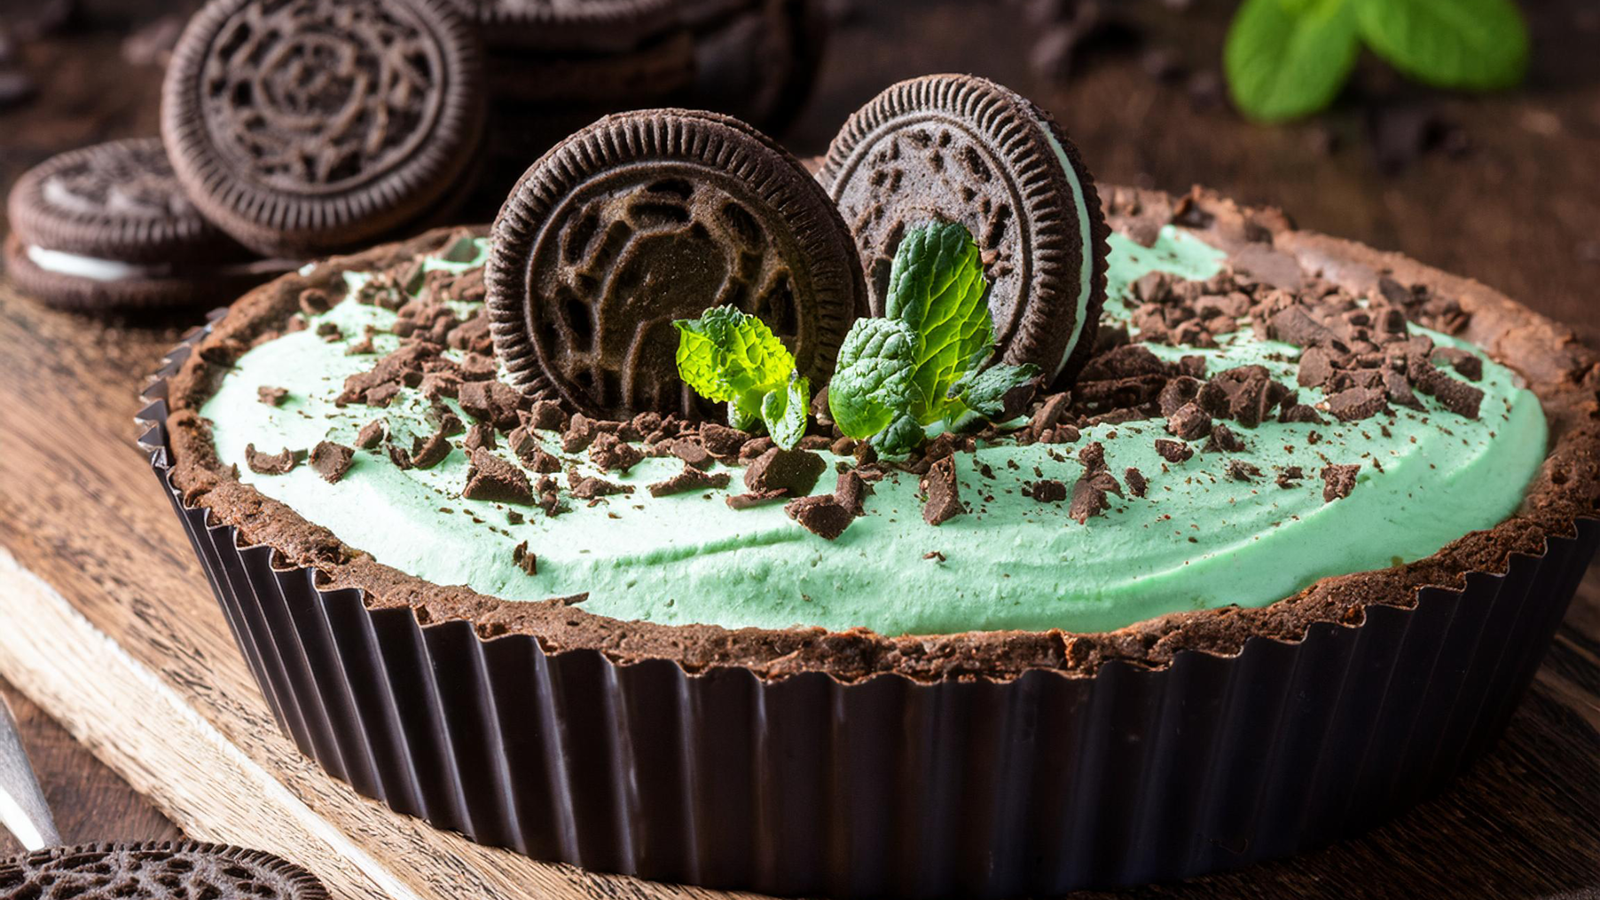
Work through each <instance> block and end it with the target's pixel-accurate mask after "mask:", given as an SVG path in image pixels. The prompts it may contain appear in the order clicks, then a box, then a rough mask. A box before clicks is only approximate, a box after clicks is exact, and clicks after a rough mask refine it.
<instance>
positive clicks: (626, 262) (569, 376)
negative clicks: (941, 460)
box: [485, 110, 866, 419]
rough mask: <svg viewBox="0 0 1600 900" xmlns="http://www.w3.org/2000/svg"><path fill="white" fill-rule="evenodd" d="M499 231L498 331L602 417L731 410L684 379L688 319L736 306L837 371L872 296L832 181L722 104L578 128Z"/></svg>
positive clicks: (515, 366)
mask: <svg viewBox="0 0 1600 900" xmlns="http://www.w3.org/2000/svg"><path fill="white" fill-rule="evenodd" d="M490 243H491V247H492V250H491V252H490V255H489V260H488V267H487V274H486V279H485V280H486V285H487V289H488V300H487V304H488V312H489V319H490V328H491V332H492V334H493V337H494V345H495V350H496V352H497V354H498V355H499V357H500V360H501V363H502V364H503V365H504V366H505V367H506V370H507V372H508V375H509V377H510V379H511V381H512V382H513V383H514V384H516V385H518V386H519V387H521V388H522V389H523V390H524V392H525V393H527V394H528V395H530V396H531V397H532V398H534V399H555V400H559V401H561V402H562V403H563V404H564V405H565V406H567V407H568V408H569V409H572V410H574V411H577V412H582V413H585V414H588V415H591V416H599V417H603V418H610V419H616V418H626V417H628V416H631V415H633V414H635V413H639V412H645V411H655V412H659V413H663V414H671V413H677V414H680V415H685V416H692V417H695V418H706V417H716V416H720V415H721V413H722V410H720V409H714V408H712V407H711V406H710V405H709V404H707V403H705V402H704V401H702V400H700V399H699V398H698V397H697V396H696V395H695V394H694V392H693V391H691V390H689V389H688V388H687V387H685V386H684V385H683V384H682V382H681V381H680V380H679V378H678V370H677V363H676V361H675V354H676V351H677V346H678V339H677V334H676V332H675V330H674V329H673V327H672V322H673V320H674V319H690V318H695V317H698V316H699V315H700V313H702V312H703V311H705V310H706V309H708V308H710V307H713V306H720V305H723V304H731V305H733V306H736V307H738V308H739V309H740V310H742V311H744V312H746V313H749V314H751V315H754V316H757V317H759V318H760V319H761V320H762V321H764V322H765V323H766V324H767V325H768V326H769V327H770V328H771V329H772V331H773V332H774V333H775V334H776V335H777V336H778V338H779V339H780V340H782V341H783V343H784V345H785V346H786V347H788V348H789V350H790V351H791V352H792V353H793V354H794V357H795V362H796V366H797V368H798V369H799V372H800V374H802V375H806V376H809V377H810V378H811V379H812V383H813V384H822V383H824V382H825V381H826V380H827V378H828V376H830V375H831V374H832V372H833V368H834V363H835V361H836V358H837V356H838V351H839V345H840V343H841V342H842V341H843V340H844V335H845V332H846V331H847V330H848V329H849V327H850V323H851V322H852V321H853V320H854V319H855V317H856V315H857V313H858V312H859V311H861V310H864V309H865V295H866V286H865V283H864V282H863V280H862V274H861V265H860V262H859V261H858V259H857V257H856V252H855V246H854V244H853V243H852V241H851V238H850V232H849V231H848V230H847V229H846V228H845V225H844V222H843V221H842V220H841V219H840V218H839V213H838V210H837V209H835V207H834V205H833V203H832V202H831V201H830V200H829V199H828V196H827V194H826V193H824V192H823V190H822V189H821V187H820V186H819V185H818V184H817V182H816V181H815V180H814V179H812V178H811V176H809V175H808V174H806V171H805V169H804V168H803V167H802V166H801V165H800V163H799V162H798V161H797V160H796V159H795V158H794V157H793V156H790V155H789V154H788V153H786V152H784V150H783V149H782V148H780V147H778V146H777V145H776V144H775V143H773V142H772V141H771V140H769V139H768V138H766V137H765V136H763V135H761V134H760V133H759V132H757V131H756V130H755V129H754V128H752V127H750V126H748V125H745V124H744V123H741V122H737V121H735V120H732V119H729V118H727V117H724V116H719V115H716V114H713V113H704V112H688V111H684V110H646V111H639V112H632V113H621V114H618V115H613V116H608V117H606V118H604V119H601V120H600V121H598V122H596V123H594V124H593V125H590V126H589V127H587V128H585V129H583V130H581V131H579V132H577V133H576V134H574V135H572V136H571V137H569V138H567V139H566V140H565V141H563V142H561V143H560V144H558V145H556V146H555V147H554V148H552V149H551V150H550V152H549V153H547V154H545V156H544V157H543V158H541V159H540V160H539V161H538V162H537V163H535V164H534V166H533V167H532V168H530V169H529V170H528V171H527V173H526V174H525V175H523V177H522V179H521V181H519V182H518V183H517V186H516V187H515V188H514V189H513V190H512V193H511V197H510V198H509V199H508V200H507V201H506V204H505V206H504V207H503V208H502V209H501V211H500V215H499V216H498V217H497V218H496V219H495V223H494V228H493V230H492V232H491V242H490Z"/></svg>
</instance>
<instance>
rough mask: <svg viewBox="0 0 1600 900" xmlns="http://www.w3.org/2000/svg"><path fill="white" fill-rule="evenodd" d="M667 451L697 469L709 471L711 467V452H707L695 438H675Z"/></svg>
mask: <svg viewBox="0 0 1600 900" xmlns="http://www.w3.org/2000/svg"><path fill="white" fill-rule="evenodd" d="M667 449H668V452H670V453H671V454H672V455H673V456H676V457H677V458H679V459H681V460H683V461H684V462H685V463H687V464H688V465H691V466H694V467H695V468H696V469H708V468H710V467H711V454H710V452H708V451H707V450H706V448H705V445H704V444H701V443H700V442H699V441H697V440H695V439H694V438H686V437H680V438H673V439H672V443H671V444H669V445H668V447H667Z"/></svg>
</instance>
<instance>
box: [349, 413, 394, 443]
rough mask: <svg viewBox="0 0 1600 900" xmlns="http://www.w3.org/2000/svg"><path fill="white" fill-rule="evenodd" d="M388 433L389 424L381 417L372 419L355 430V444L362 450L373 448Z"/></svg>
mask: <svg viewBox="0 0 1600 900" xmlns="http://www.w3.org/2000/svg"><path fill="white" fill-rule="evenodd" d="M388 433H389V425H388V423H386V422H384V420H382V419H373V420H372V421H371V422H368V423H367V424H365V425H363V426H361V430H360V431H358V432H356V446H357V447H360V448H361V449H362V450H372V449H375V448H376V447H377V446H378V445H379V444H380V443H382V442H383V438H384V436H385V435H386V434H388Z"/></svg>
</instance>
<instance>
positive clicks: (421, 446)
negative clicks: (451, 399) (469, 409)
mask: <svg viewBox="0 0 1600 900" xmlns="http://www.w3.org/2000/svg"><path fill="white" fill-rule="evenodd" d="M451 418H455V417H454V416H452V417H451ZM451 449H452V447H451V445H450V428H449V425H448V424H445V425H440V426H439V430H438V431H435V432H434V433H433V434H431V435H429V436H428V438H427V439H426V440H424V439H422V438H420V437H419V438H416V439H414V440H413V441H412V444H411V468H413V469H431V468H433V467H434V466H437V465H438V464H439V463H441V462H444V458H445V457H447V456H449V455H450V451H451Z"/></svg>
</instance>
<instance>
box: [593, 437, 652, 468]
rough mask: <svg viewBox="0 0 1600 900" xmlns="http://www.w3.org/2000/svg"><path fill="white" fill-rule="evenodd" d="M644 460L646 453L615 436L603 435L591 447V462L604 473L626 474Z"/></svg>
mask: <svg viewBox="0 0 1600 900" xmlns="http://www.w3.org/2000/svg"><path fill="white" fill-rule="evenodd" d="M642 459H644V451H643V450H641V449H639V447H638V446H637V445H635V444H629V443H625V442H623V441H622V440H620V439H619V438H618V437H617V436H616V435H614V434H605V433H601V434H599V435H596V436H595V439H594V443H593V444H590V445H589V460H590V461H591V462H593V463H594V464H595V465H596V466H599V467H600V470H601V471H603V472H626V471H628V470H629V469H631V468H633V467H634V466H636V465H638V464H639V461H640V460H642Z"/></svg>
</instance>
